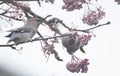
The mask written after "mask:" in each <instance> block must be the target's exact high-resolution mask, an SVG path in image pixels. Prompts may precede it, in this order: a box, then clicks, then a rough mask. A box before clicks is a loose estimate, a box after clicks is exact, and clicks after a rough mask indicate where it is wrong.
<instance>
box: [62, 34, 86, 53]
mask: <svg viewBox="0 0 120 76" xmlns="http://www.w3.org/2000/svg"><path fill="white" fill-rule="evenodd" d="M64 35H65V36H63V37H62V44H63V46H64V47H65V48H66V49H67V52H68V53H69V54H73V53H75V52H76V51H77V50H78V49H80V51H81V52H83V53H85V51H84V49H83V47H81V46H80V40H79V36H78V35H77V34H75V33H72V32H69V33H65V34H64Z"/></svg>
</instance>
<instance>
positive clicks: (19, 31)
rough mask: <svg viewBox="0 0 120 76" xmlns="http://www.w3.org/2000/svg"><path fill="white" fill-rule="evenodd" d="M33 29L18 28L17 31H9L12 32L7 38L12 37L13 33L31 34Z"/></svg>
mask: <svg viewBox="0 0 120 76" xmlns="http://www.w3.org/2000/svg"><path fill="white" fill-rule="evenodd" d="M30 30H31V29H28V28H23V27H21V28H16V29H12V30H8V31H7V32H11V33H10V34H8V35H7V36H5V37H11V36H12V34H13V33H24V32H29V31H30Z"/></svg>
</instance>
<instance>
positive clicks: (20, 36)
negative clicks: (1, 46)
mask: <svg viewBox="0 0 120 76" xmlns="http://www.w3.org/2000/svg"><path fill="white" fill-rule="evenodd" d="M39 25H40V19H38V18H34V17H32V18H29V19H28V20H27V21H26V23H25V24H24V26H22V27H20V28H16V29H12V30H8V32H10V34H8V35H7V36H5V37H8V38H10V39H9V40H8V42H7V44H9V43H10V42H14V43H15V44H16V45H17V44H18V43H21V42H26V41H30V40H32V37H33V36H34V35H35V34H36V32H37V29H38V27H39Z"/></svg>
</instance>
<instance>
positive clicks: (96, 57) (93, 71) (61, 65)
mask: <svg viewBox="0 0 120 76" xmlns="http://www.w3.org/2000/svg"><path fill="white" fill-rule="evenodd" d="M57 1H58V2H57ZM98 1H99V4H100V5H102V7H103V8H104V10H105V11H106V17H104V19H103V20H101V21H100V23H101V24H102V23H105V22H107V21H110V22H111V24H110V25H106V26H103V27H100V28H97V29H95V30H93V32H94V34H96V37H92V40H91V41H90V42H89V44H88V45H87V46H86V47H85V51H86V54H82V53H81V52H80V51H77V52H76V55H77V56H78V57H81V58H88V59H89V62H90V65H89V66H88V67H89V70H88V73H85V74H84V73H71V72H69V71H68V70H67V69H66V67H65V66H66V64H67V62H69V61H70V56H69V55H68V53H67V52H66V50H65V48H63V47H62V45H61V44H56V48H55V49H56V50H57V51H58V53H59V55H60V57H61V58H62V59H63V60H64V61H63V62H60V61H57V60H56V59H55V58H54V55H51V56H50V58H49V60H48V62H47V63H46V60H47V58H45V56H44V54H43V52H42V51H41V46H40V43H39V42H32V43H25V44H22V45H19V46H17V48H20V47H23V50H22V51H21V53H22V54H19V53H18V52H16V51H15V50H13V49H11V48H9V47H0V68H1V69H3V70H4V71H7V72H10V73H12V74H15V75H16V76H119V75H120V73H119V71H120V59H119V57H120V56H119V54H120V52H119V51H120V45H119V42H120V40H119V39H120V36H119V32H120V30H119V28H120V15H119V13H120V5H117V3H115V2H114V0H98ZM30 6H31V8H32V10H33V11H35V12H36V13H37V14H38V15H40V16H42V17H45V16H46V15H48V14H52V15H53V17H58V18H60V19H62V20H64V22H65V23H66V24H67V25H71V24H72V23H73V24H75V25H79V26H78V27H80V28H81V29H82V26H87V25H85V24H82V22H81V21H80V19H81V17H80V16H81V14H80V13H83V12H80V10H79V11H73V12H66V11H65V10H61V6H62V1H61V0H56V2H55V4H54V5H51V4H42V7H39V6H38V4H37V3H36V2H34V3H32V5H30ZM81 11H82V10H81ZM18 24H19V25H18ZM23 24H24V23H22V22H15V23H13V25H14V26H7V24H6V23H5V22H2V23H1V25H2V26H0V27H1V28H2V29H3V30H2V31H1V32H0V44H6V42H7V40H8V38H5V37H4V36H5V35H7V34H8V33H6V32H5V31H6V30H8V29H12V28H16V27H20V26H22V25H23ZM3 25H5V26H6V27H5V26H3ZM83 28H84V27H83ZM61 30H62V31H63V32H66V30H63V29H61ZM39 31H40V32H41V33H43V34H44V36H47V35H49V34H51V31H50V30H49V29H48V27H44V26H42V25H41V26H40V27H39ZM51 35H52V34H51ZM36 36H37V35H36ZM0 74H1V73H0ZM0 76H1V75H0Z"/></svg>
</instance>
